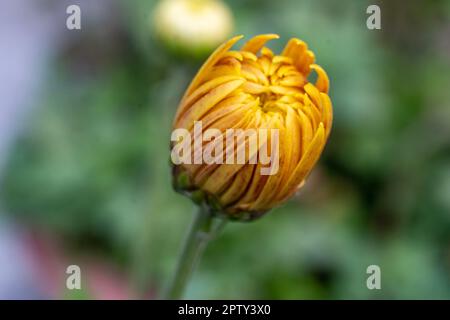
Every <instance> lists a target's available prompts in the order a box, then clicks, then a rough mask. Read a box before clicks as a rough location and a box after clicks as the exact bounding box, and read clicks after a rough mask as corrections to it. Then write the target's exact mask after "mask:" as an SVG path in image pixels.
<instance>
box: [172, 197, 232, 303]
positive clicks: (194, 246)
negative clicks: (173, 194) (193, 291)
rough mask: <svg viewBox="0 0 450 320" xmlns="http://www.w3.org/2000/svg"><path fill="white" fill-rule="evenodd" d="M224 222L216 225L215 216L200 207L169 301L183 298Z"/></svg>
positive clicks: (173, 282)
mask: <svg viewBox="0 0 450 320" xmlns="http://www.w3.org/2000/svg"><path fill="white" fill-rule="evenodd" d="M224 221H225V220H222V221H221V222H219V224H214V221H213V216H212V214H211V213H210V211H209V210H208V208H206V207H205V206H199V210H198V212H197V215H196V217H195V220H194V222H193V223H192V225H191V228H190V230H189V233H188V236H187V238H186V240H185V242H184V247H183V251H182V252H181V255H180V257H179V260H178V265H177V269H176V273H175V276H174V278H173V280H172V283H171V285H170V287H169V290H168V292H167V295H166V298H167V299H181V298H182V296H183V293H184V290H185V289H186V286H187V284H188V282H189V279H190V277H191V275H192V272H193V271H194V269H195V267H196V265H197V264H198V262H199V260H200V258H201V256H202V253H203V251H204V249H205V247H206V245H207V244H208V241H209V240H211V239H212V238H213V237H214V236H215V233H216V232H217V231H218V230H219V229H221V228H222V226H223V223H224Z"/></svg>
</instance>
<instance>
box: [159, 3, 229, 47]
mask: <svg viewBox="0 0 450 320" xmlns="http://www.w3.org/2000/svg"><path fill="white" fill-rule="evenodd" d="M153 27H154V29H155V33H156V35H157V37H158V38H160V39H161V40H162V41H163V42H164V43H165V44H166V45H168V46H169V47H170V48H171V49H174V50H176V51H178V53H186V54H189V55H195V56H199V55H203V54H206V53H208V52H210V51H211V50H212V49H213V48H215V47H216V46H217V45H218V44H219V43H221V42H223V41H224V40H225V39H226V38H227V37H228V36H229V34H230V33H231V32H232V29H233V16H232V13H231V11H230V9H229V8H228V6H227V5H226V4H225V3H223V2H222V1H220V0H161V1H160V2H159V3H158V4H157V6H156V8H155V11H154V12H153Z"/></svg>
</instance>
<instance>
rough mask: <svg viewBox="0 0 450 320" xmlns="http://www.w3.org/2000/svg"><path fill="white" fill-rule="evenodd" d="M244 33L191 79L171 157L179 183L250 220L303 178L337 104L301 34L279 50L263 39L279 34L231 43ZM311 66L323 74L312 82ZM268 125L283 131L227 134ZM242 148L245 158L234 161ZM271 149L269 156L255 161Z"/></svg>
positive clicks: (215, 206) (319, 148)
mask: <svg viewBox="0 0 450 320" xmlns="http://www.w3.org/2000/svg"><path fill="white" fill-rule="evenodd" d="M240 38H241V36H239V37H235V38H232V39H231V40H229V41H227V42H226V43H224V44H222V45H221V46H220V47H219V48H218V49H217V50H216V51H215V52H214V53H213V54H212V55H211V56H210V57H209V58H208V60H207V61H206V62H205V64H204V65H203V66H202V67H201V69H200V70H199V72H198V73H197V75H196V76H195V78H194V79H193V80H192V82H191V84H190V85H189V87H188V89H187V91H186V93H185V94H184V96H183V98H182V100H181V102H180V105H179V107H178V110H177V113H176V116H175V119H174V123H173V127H174V133H173V134H172V160H173V161H174V165H173V173H174V186H175V188H176V189H177V190H179V191H182V192H185V193H189V194H190V196H191V197H192V198H193V199H194V200H195V201H199V202H206V203H207V204H208V205H209V206H210V207H212V208H213V209H214V210H215V211H217V212H221V213H223V214H226V215H227V216H228V217H231V218H236V219H247V220H248V219H252V218H255V217H258V216H260V215H261V214H263V213H264V212H266V211H267V210H269V209H271V208H273V207H274V206H276V205H278V204H280V203H282V202H284V201H285V200H286V199H288V198H289V197H290V196H292V195H293V194H294V193H295V191H296V190H297V189H298V188H299V187H300V186H302V185H303V182H304V180H305V178H306V177H307V175H308V174H309V172H310V171H311V169H312V168H313V166H314V165H315V163H316V162H317V160H318V159H319V156H320V154H321V152H322V150H323V148H324V146H325V143H326V141H327V138H328V135H329V133H330V129H331V123H332V106H331V101H330V98H329V97H328V88H329V80H328V77H327V75H326V73H325V71H324V70H323V69H322V68H321V67H320V66H318V65H316V64H314V60H315V58H314V54H313V53H312V52H311V51H310V50H308V47H307V45H306V44H305V43H304V42H303V41H301V40H298V39H291V40H290V41H289V42H288V43H287V45H286V46H285V48H284V50H283V52H282V53H281V54H280V55H275V54H274V53H273V52H272V51H271V50H270V49H268V48H267V47H265V43H266V42H267V41H268V40H271V39H277V38H278V36H277V35H274V34H267V35H259V36H256V37H254V38H252V39H250V40H249V41H248V42H247V43H245V44H244V45H243V47H242V48H241V49H240V50H238V51H235V50H230V49H231V47H232V46H233V45H234V44H235V43H236V42H237V41H238V40H239V39H240ZM311 70H314V71H315V72H316V74H317V80H316V81H315V83H314V84H313V83H310V82H308V76H309V74H310V72H311ZM209 129H211V130H213V131H210V132H209V134H207V135H205V134H204V132H205V133H206V131H207V130H209ZM262 129H264V130H269V131H276V132H277V135H271V134H267V135H265V136H261V135H256V137H257V138H255V136H254V135H243V136H242V135H241V136H239V135H236V136H232V138H231V139H230V140H227V138H228V137H229V135H228V134H229V131H230V130H234V131H233V132H236V131H239V130H241V133H242V131H245V132H247V131H251V130H253V131H252V132H257V131H258V132H259V131H261V130H262ZM177 130H178V131H177ZM180 130H181V134H180ZM205 130H206V131H205ZM175 132H177V134H175ZM183 132H184V133H183ZM230 132H231V131H230ZM239 137H240V138H239ZM262 137H268V138H267V139H266V140H265V141H262V140H263V139H262ZM219 138H220V139H219ZM235 138H236V140H235ZM253 138H255V139H253ZM255 141H256V142H257V144H256V145H257V146H256V148H252V147H251V143H254V142H255ZM226 142H229V143H228V144H227V143H226ZM260 142H263V143H260ZM230 143H231V147H230ZM240 151H245V152H244V154H245V156H244V158H241V161H240V162H239V161H233V159H234V160H236V158H235V153H236V154H237V155H239V152H240ZM230 152H231V153H232V157H231V158H230V160H231V161H228V160H229V159H228V158H227V156H228V155H229V154H230ZM263 153H264V154H265V155H264V156H263ZM208 156H209V159H207V158H208ZM211 156H212V158H213V160H220V161H216V162H214V161H211ZM267 156H268V157H269V158H270V160H271V161H270V162H269V163H268V162H267V161H266V162H264V163H263V161H258V160H257V161H256V162H255V159H263V158H264V157H266V158H267ZM225 158H226V159H225ZM180 159H181V160H184V161H180ZM208 160H209V161H208ZM275 162H276V163H275ZM274 163H275V164H276V166H273V165H274ZM268 167H271V170H270V171H269V172H267V171H266V172H264V168H268ZM274 167H275V168H274Z"/></svg>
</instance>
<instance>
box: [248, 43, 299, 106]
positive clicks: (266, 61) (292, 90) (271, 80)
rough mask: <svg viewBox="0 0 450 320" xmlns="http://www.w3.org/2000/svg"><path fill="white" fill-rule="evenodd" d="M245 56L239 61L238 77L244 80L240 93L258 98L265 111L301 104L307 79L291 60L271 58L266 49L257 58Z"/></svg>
mask: <svg viewBox="0 0 450 320" xmlns="http://www.w3.org/2000/svg"><path fill="white" fill-rule="evenodd" d="M245 55H247V57H246V58H245V57H244V59H243V61H242V62H241V74H242V75H243V76H244V77H245V79H246V80H247V82H246V83H245V84H244V85H243V90H244V92H246V93H248V94H250V95H252V96H253V97H254V98H255V99H258V100H259V103H260V106H261V108H262V109H263V110H264V111H269V110H273V109H278V108H285V107H296V106H297V103H300V102H301V101H302V97H303V94H304V90H303V87H304V85H305V84H306V83H307V81H306V76H305V75H303V74H302V73H301V72H300V71H299V70H298V69H297V68H296V67H295V66H294V64H293V62H292V59H291V58H289V57H284V56H278V55H274V54H273V53H272V51H270V50H269V49H267V48H263V49H262V50H261V55H260V56H259V57H256V56H253V57H252V56H251V55H249V54H248V53H246V54H245Z"/></svg>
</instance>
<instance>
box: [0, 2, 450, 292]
mask: <svg viewBox="0 0 450 320" xmlns="http://www.w3.org/2000/svg"><path fill="white" fill-rule="evenodd" d="M186 1H188V2H192V3H190V4H189V5H187V4H186V3H184V2H186ZM186 1H185V0H182V1H179V0H178V1H170V0H165V1H164V0H162V1H152V0H130V1H112V0H97V1H88V0H85V1H76V0H73V1H57V0H53V1H52V0H42V1H39V2H38V1H29V0H17V1H10V2H8V3H5V4H4V5H3V6H2V10H1V11H0V34H1V37H2V40H3V41H1V42H0V70H1V85H0V96H1V102H0V213H1V214H0V298H3V299H5V298H7V299H9V298H23V299H34V298H37V299H55V298H62V299H66V298H67V299H130V298H138V299H140V298H146V299H155V298H158V297H159V296H160V295H161V292H162V291H163V290H164V288H165V287H166V286H167V284H168V281H169V279H170V276H171V275H172V273H173V272H174V268H175V264H176V258H177V255H178V253H179V250H180V248H181V244H182V240H183V239H184V234H185V232H186V229H187V227H188V225H189V224H190V221H191V220H192V218H193V211H194V209H195V208H194V205H193V204H192V203H191V201H190V200H189V199H187V198H185V197H183V196H181V195H179V194H177V193H175V192H174V191H173V190H172V187H171V179H170V164H169V137H170V130H171V121H172V117H173V116H174V114H175V110H176V108H177V103H178V101H179V99H180V97H181V95H182V94H183V91H184V89H185V88H186V86H187V84H188V83H189V81H190V80H191V78H192V77H193V76H194V74H195V72H196V70H197V69H198V68H199V66H200V65H201V64H202V62H203V61H204V59H205V58H206V57H207V55H208V54H209V53H210V52H211V51H212V50H213V49H214V48H215V47H216V45H217V44H218V43H220V42H221V41H223V40H224V39H226V38H228V37H230V36H231V35H235V34H243V35H245V37H246V39H248V38H250V37H251V36H253V35H255V34H260V33H277V34H279V35H280V36H281V39H280V40H277V41H273V43H270V44H269V46H270V47H271V48H273V49H275V50H277V51H278V50H280V49H281V48H282V47H283V46H284V44H285V42H286V41H287V40H288V39H289V38H291V37H298V38H300V39H303V40H304V41H306V42H307V43H308V44H309V46H310V48H311V49H312V50H313V51H314V52H315V54H316V57H317V62H318V64H320V65H321V66H323V67H324V69H325V70H327V73H328V75H329V77H330V79H331V91H330V95H331V98H332V101H333V106H334V113H335V118H334V119H335V120H334V123H333V130H332V133H331V137H330V140H329V142H328V145H327V147H326V149H325V153H324V155H323V157H322V158H321V160H320V163H319V165H318V166H317V167H316V168H315V169H314V171H313V173H312V174H311V176H310V178H309V181H308V182H307V183H306V186H305V187H304V188H303V189H302V190H301V191H300V193H299V194H298V195H297V196H296V197H295V198H293V199H292V200H291V201H289V202H288V203H287V204H285V205H284V206H282V207H280V208H277V209H275V210H273V211H271V212H270V213H269V214H268V215H266V216H265V217H264V218H262V219H260V220H257V221H256V222H253V223H229V224H228V225H227V226H226V228H225V229H224V231H223V234H222V235H221V236H220V237H219V238H218V239H217V240H216V241H214V242H212V243H211V244H210V245H209V247H208V248H207V250H206V252H205V255H204V258H203V260H202V261H201V264H200V266H199V268H198V269H197V272H196V273H195V275H194V277H193V279H192V281H191V284H190V286H189V288H188V291H187V294H186V297H187V298H192V299H210V298H219V299H221V298H222V299H319V298H320V299H407V298H412V299H419V298H423V299H431V298H436V299H450V90H449V89H450V2H449V1H445V0H442V1H437V0H436V1H408V2H405V1H400V0H390V1H375V0H371V1H350V0H345V1H339V2H338V1H333V0H329V1H328V0H320V1H318V0H315V1H312V0H277V1H274V0H223V1H218V0H217V1H215V2H214V3H212V2H211V1H207V0H186ZM194 2H195V3H194ZM71 4H76V5H79V7H80V9H81V30H69V29H67V27H66V20H67V18H68V17H69V15H70V14H67V13H66V8H67V7H68V6H69V5H71ZM370 4H377V5H379V6H380V8H381V25H382V29H381V30H368V29H367V27H366V20H367V18H368V16H369V15H368V14H367V13H366V9H367V7H368V6H369V5H370ZM187 8H191V9H192V8H194V9H192V10H191V9H189V10H188V9H187ZM205 8H207V9H205ZM72 264H75V265H78V266H80V268H81V279H82V290H68V289H66V278H67V276H68V275H67V274H66V268H67V266H69V265H72ZM372 264H375V265H378V266H380V268H381V290H368V289H367V287H366V279H367V277H368V276H369V275H368V274H367V273H366V269H367V267H368V266H369V265H372Z"/></svg>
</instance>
